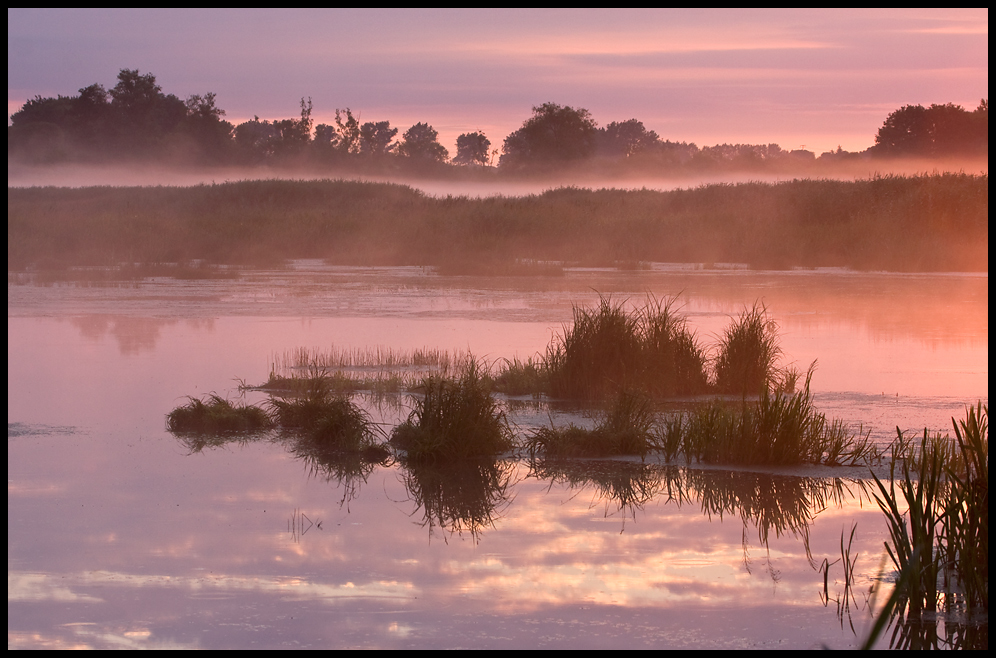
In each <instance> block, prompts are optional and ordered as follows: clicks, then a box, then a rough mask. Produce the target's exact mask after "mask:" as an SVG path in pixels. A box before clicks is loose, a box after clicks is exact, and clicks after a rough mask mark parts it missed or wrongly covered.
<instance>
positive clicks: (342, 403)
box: [270, 373, 382, 456]
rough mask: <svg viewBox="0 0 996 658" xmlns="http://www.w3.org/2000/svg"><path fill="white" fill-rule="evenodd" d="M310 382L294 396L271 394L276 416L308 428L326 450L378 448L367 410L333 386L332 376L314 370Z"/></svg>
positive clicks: (283, 422) (292, 425)
mask: <svg viewBox="0 0 996 658" xmlns="http://www.w3.org/2000/svg"><path fill="white" fill-rule="evenodd" d="M308 382H309V386H308V388H307V389H306V390H305V391H304V392H303V393H302V394H301V395H298V396H295V397H292V398H290V399H281V398H271V400H270V406H271V407H272V408H273V417H274V418H275V419H276V421H277V422H278V423H279V424H280V425H281V427H284V428H287V429H300V430H304V431H305V432H306V434H307V437H308V439H309V440H310V441H312V442H313V443H314V444H316V445H317V446H320V447H321V448H323V449H325V450H334V451H337V452H350V453H364V452H368V451H370V450H375V451H376V453H375V456H376V455H379V454H380V451H381V450H382V448H379V447H378V446H377V445H376V443H375V441H374V432H375V429H376V426H375V425H374V424H373V422H372V421H371V420H370V417H369V416H368V415H367V413H366V412H365V411H363V410H362V409H360V408H359V407H358V406H356V404H354V403H353V402H352V401H351V400H350V399H349V398H348V397H347V396H345V395H342V394H339V393H336V392H335V391H334V390H333V389H332V385H331V380H330V378H328V377H327V376H325V375H323V374H321V373H312V376H311V377H310V378H308Z"/></svg>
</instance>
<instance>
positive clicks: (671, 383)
mask: <svg viewBox="0 0 996 658" xmlns="http://www.w3.org/2000/svg"><path fill="white" fill-rule="evenodd" d="M674 303H675V299H674V298H671V299H663V300H658V299H657V298H655V297H653V296H651V297H649V298H648V300H647V304H646V305H645V306H644V307H643V308H642V309H637V310H635V311H633V312H627V311H626V310H625V309H624V308H623V304H621V303H619V304H614V303H613V302H612V300H611V299H609V298H607V297H600V300H599V305H598V307H596V308H590V309H589V308H583V307H579V306H575V307H574V309H573V313H574V323H573V325H572V326H571V327H570V328H569V329H568V328H565V329H564V333H563V335H562V336H559V337H558V338H556V339H555V340H554V342H553V343H552V344H551V345H550V346H549V347H548V348H547V353H546V359H545V362H544V365H545V367H546V370H547V372H548V377H549V387H550V394H551V395H553V396H554V397H562V398H572V399H585V400H593V399H604V398H606V397H610V396H612V395H614V394H617V393H618V392H619V391H624V390H640V391H644V392H646V393H647V394H649V395H655V396H659V397H660V396H672V395H689V394H695V393H701V392H703V391H704V390H705V388H706V374H705V357H704V355H703V353H702V351H701V349H700V348H699V347H698V345H697V343H696V340H695V336H694V335H693V334H692V333H691V331H690V330H689V329H688V327H687V324H686V322H685V320H684V318H682V317H680V316H678V315H677V313H676V312H675V310H674Z"/></svg>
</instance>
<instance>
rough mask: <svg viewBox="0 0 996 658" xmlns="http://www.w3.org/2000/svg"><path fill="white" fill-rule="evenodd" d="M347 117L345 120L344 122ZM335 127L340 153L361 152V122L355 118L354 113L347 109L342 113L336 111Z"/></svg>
mask: <svg viewBox="0 0 996 658" xmlns="http://www.w3.org/2000/svg"><path fill="white" fill-rule="evenodd" d="M343 117H345V120H343ZM335 126H336V132H337V133H338V136H339V139H338V140H337V149H338V151H339V152H340V153H359V152H360V122H359V121H357V120H356V119H355V118H354V117H353V113H352V112H351V111H350V110H349V108H348V107H347V108H346V109H345V110H342V111H341V113H340V110H339V109H336V111H335Z"/></svg>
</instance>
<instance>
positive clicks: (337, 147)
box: [7, 69, 989, 175]
mask: <svg viewBox="0 0 996 658" xmlns="http://www.w3.org/2000/svg"><path fill="white" fill-rule="evenodd" d="M312 109H313V108H312V102H311V99H310V98H309V99H307V100H305V99H304V98H302V99H301V112H300V116H299V117H295V118H290V119H276V120H272V121H271V120H261V119H260V118H259V117H258V116H256V117H254V118H253V119H252V120H250V121H245V122H243V123H240V124H239V125H238V126H233V125H232V124H231V123H229V122H228V121H226V120H225V119H224V117H225V111H224V110H223V109H221V108H219V107H218V106H217V104H216V96H215V94H214V93H213V92H207V93H204V94H194V95H191V96H188V97H187V98H186V100H181V99H180V98H178V97H177V96H175V95H173V94H167V93H164V92H163V90H162V88H161V87H160V86H159V84H158V83H157V82H156V78H155V76H154V75H152V74H151V73H144V74H143V73H140V72H139V71H138V70H137V69H135V70H131V69H121V71H120V72H119V73H118V76H117V83H116V84H115V85H114V86H113V87H112V88H111V89H109V90H108V89H105V88H104V86H103V85H100V84H92V85H90V86H88V87H83V88H81V89H79V94H78V95H76V96H57V97H56V98H43V97H41V96H36V97H35V98H33V99H30V100H28V101H27V102H26V103H25V104H24V106H23V107H21V109H20V110H18V111H17V112H14V113H13V114H12V115H11V116H10V125H9V126H8V127H7V154H8V158H9V159H10V160H12V161H16V160H22V161H26V162H33V163H40V164H45V163H52V162H59V161H65V160H80V161H95V160H97V161H100V160H103V161H107V160H120V159H146V160H155V161H157V162H161V161H172V162H175V163H181V162H200V163H215V164H280V163H288V164H289V163H311V164H317V165H329V166H335V167H356V168H358V169H367V170H371V171H379V170H381V169H383V168H384V167H385V166H386V167H388V168H396V167H397V166H399V165H401V166H405V167H408V168H414V169H415V170H418V169H420V168H421V169H423V170H426V171H428V170H429V169H432V170H433V171H443V170H444V169H445V167H446V166H447V162H448V159H449V151H448V150H447V149H446V147H444V146H443V145H442V144H440V143H439V135H438V133H437V131H436V130H435V129H434V128H433V127H432V126H431V125H429V124H428V123H422V122H420V123H416V124H415V125H413V126H412V127H411V128H409V129H408V130H407V131H406V132H405V133H404V135H402V136H401V139H400V140H397V141H396V139H395V138H396V137H397V135H398V129H397V128H393V127H391V123H390V121H378V122H372V121H368V122H365V123H362V124H361V123H360V120H359V119H358V118H357V117H356V116H354V115H353V112H352V110H350V109H349V108H348V107H347V108H346V109H344V110H342V109H336V110H335V121H334V123H320V124H318V125H314V122H313V120H312V118H311V116H312ZM532 111H533V114H532V116H531V117H529V118H527V119H526V120H525V121H524V122H523V123H522V126H521V127H520V128H519V129H518V130H516V131H514V132H512V133H511V134H510V135H508V137H506V138H505V140H504V143H503V145H502V148H501V150H502V155H501V158H500V159H499V161H498V170H499V171H508V172H510V173H511V174H512V175H516V173H515V172H527V173H528V172H535V171H556V170H558V169H563V168H564V167H578V166H582V167H586V166H590V167H594V168H595V169H593V170H598V171H605V172H611V171H627V172H631V173H653V172H663V171H673V170H685V169H687V170H694V171H707V170H712V169H749V170H751V169H769V168H778V167H783V168H786V169H788V168H798V167H799V166H801V165H806V164H807V163H813V162H817V163H820V164H831V163H833V162H838V161H844V160H853V159H858V158H868V157H872V156H883V157H903V156H916V157H927V158H931V157H945V156H973V157H978V156H983V157H986V156H988V153H989V102H988V100H987V99H983V100H982V101H981V102H980V104H979V106H978V108H976V109H975V110H974V111H972V112H969V111H966V110H965V109H964V108H962V107H961V106H960V105H954V104H951V103H947V104H944V105H936V104H935V105H931V106H929V107H923V106H922V105H906V106H904V107H901V108H900V109H898V110H896V111H894V112H892V113H891V114H889V116H888V117H887V118H886V119H885V122H884V123H883V125H882V127H881V128H879V130H878V134H877V135H876V136H875V145H874V146H873V147H871V148H870V149H868V150H866V151H862V152H854V153H849V152H847V151H843V150H842V149H841V148H840V147H838V148H837V150H836V151H828V152H826V153H823V154H822V155H821V156H820V157H819V158H816V155H815V154H814V153H813V152H811V151H807V150H805V149H804V148H800V149H796V150H792V151H786V150H784V149H782V148H781V147H780V146H778V145H777V144H717V145H715V146H706V147H702V148H699V147H698V146H696V145H695V144H692V143H686V142H672V141H668V140H662V139H661V137H660V136H659V135H658V134H657V133H656V132H654V131H653V130H648V129H647V128H646V126H644V124H643V122H642V121H639V120H637V119H635V118H633V119H628V120H626V121H613V122H611V123H609V124H607V125H606V126H604V127H601V128H600V127H598V125H597V124H596V123H595V121H594V119H593V118H592V115H591V113H590V112H589V111H588V110H586V109H584V108H580V107H578V108H574V107H569V106H565V105H558V104H556V103H544V104H542V105H538V106H536V107H533V108H532ZM491 146H492V145H491V141H490V140H489V139H488V138H487V137H486V136H485V135H484V133H483V132H481V131H476V132H472V133H464V134H462V135H460V136H459V137H458V138H457V141H456V156H455V157H454V158H453V160H452V164H453V165H463V166H466V165H475V166H479V167H482V168H485V167H486V168H490V165H492V164H493V157H494V156H495V155H497V153H498V150H497V149H495V150H493V151H492V150H491ZM588 163H590V164H588Z"/></svg>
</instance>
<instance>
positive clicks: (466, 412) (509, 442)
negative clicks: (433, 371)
mask: <svg viewBox="0 0 996 658" xmlns="http://www.w3.org/2000/svg"><path fill="white" fill-rule="evenodd" d="M413 399H414V405H415V406H414V409H413V410H412V412H411V414H410V415H409V417H408V420H406V421H405V422H404V423H402V424H401V425H399V426H398V427H396V428H394V431H393V432H392V434H391V443H392V444H393V445H395V446H396V447H398V448H400V449H402V450H404V451H405V452H406V454H407V459H408V460H410V461H415V462H418V461H436V462H439V461H452V460H461V459H471V458H485V457H490V458H494V457H497V456H498V455H500V454H502V453H504V452H507V451H508V450H511V449H512V448H513V447H514V441H513V437H512V431H511V428H510V427H509V425H508V420H507V419H506V417H505V412H504V411H503V410H502V408H501V406H500V405H499V404H498V402H497V400H495V399H494V397H493V396H492V395H491V386H490V380H489V379H488V378H487V377H486V376H485V373H483V372H482V370H481V367H480V366H479V365H478V364H477V362H476V361H474V360H473V359H472V360H471V361H470V363H469V365H468V366H467V368H466V369H465V370H464V372H463V374H461V375H460V377H459V378H457V379H446V378H442V377H428V378H426V379H424V380H423V382H422V386H421V395H420V396H418V397H414V398H413Z"/></svg>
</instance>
